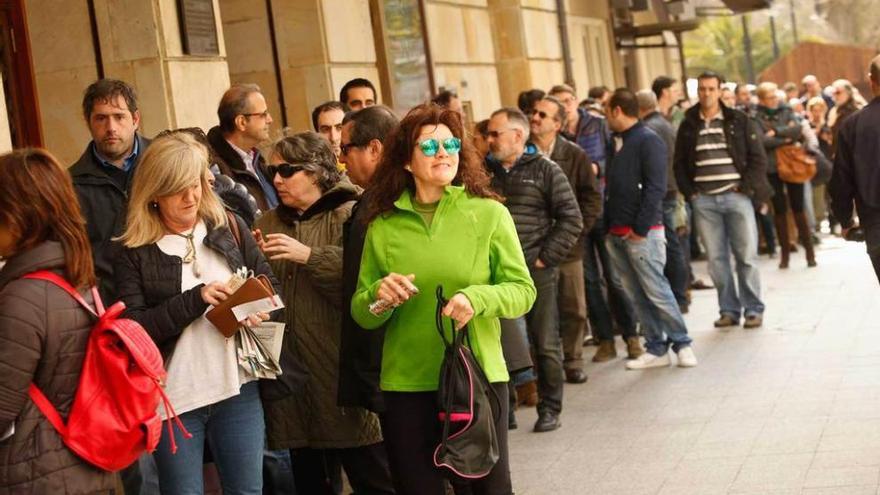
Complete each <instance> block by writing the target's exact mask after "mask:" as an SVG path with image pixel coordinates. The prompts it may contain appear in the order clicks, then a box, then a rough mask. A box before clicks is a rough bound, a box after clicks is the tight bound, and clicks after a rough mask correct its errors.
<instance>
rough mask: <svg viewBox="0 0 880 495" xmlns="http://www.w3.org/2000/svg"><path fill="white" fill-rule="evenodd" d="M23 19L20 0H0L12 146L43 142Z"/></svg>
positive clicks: (0, 54) (0, 56)
mask: <svg viewBox="0 0 880 495" xmlns="http://www.w3.org/2000/svg"><path fill="white" fill-rule="evenodd" d="M25 19H26V17H25V9H24V0H0V76H2V77H3V92H4V94H5V99H6V113H7V117H8V119H9V133H10V136H11V138H12V146H13V147H15V148H20V147H23V146H42V144H43V133H42V129H41V127H40V112H39V105H38V104H37V94H36V87H35V86H34V68H33V62H32V60H31V47H30V43H29V41H28V31H27V23H26V22H25ZM0 118H2V116H0Z"/></svg>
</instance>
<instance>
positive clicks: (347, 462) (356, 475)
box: [290, 442, 394, 495]
mask: <svg viewBox="0 0 880 495" xmlns="http://www.w3.org/2000/svg"><path fill="white" fill-rule="evenodd" d="M290 456H291V459H292V464H293V479H294V483H295V484H296V493H299V494H302V495H306V494H315V495H338V494H341V493H342V473H341V469H345V474H346V476H348V482H349V483H350V484H351V488H352V489H353V490H354V493H355V495H386V494H389V495H393V494H394V486H393V484H392V482H391V474H390V472H389V470H388V456H387V455H386V453H385V445H384V444H383V443H382V442H379V443H374V444H372V445H367V446H364V447H353V448H349V449H308V448H306V449H292V450H291V451H290Z"/></svg>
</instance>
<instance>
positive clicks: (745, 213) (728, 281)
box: [693, 192, 764, 321]
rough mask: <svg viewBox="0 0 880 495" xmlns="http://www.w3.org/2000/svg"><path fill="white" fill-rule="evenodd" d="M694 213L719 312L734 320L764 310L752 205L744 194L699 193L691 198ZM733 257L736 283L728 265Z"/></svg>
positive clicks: (757, 313) (756, 232)
mask: <svg viewBox="0 0 880 495" xmlns="http://www.w3.org/2000/svg"><path fill="white" fill-rule="evenodd" d="M693 205H694V217H695V220H696V223H697V227H698V228H699V231H700V238H701V239H702V240H703V245H704V246H705V247H706V254H707V256H708V258H709V275H710V276H711V277H712V282H714V283H715V288H716V289H717V290H718V304H719V306H720V307H721V308H720V311H719V312H720V313H721V314H722V315H728V316H730V317H732V318H733V319H734V320H737V321H738V320H739V318H740V316H741V315H742V314H743V313H744V314H745V316H753V315H761V314H763V313H764V303H763V302H761V274H760V272H759V271H758V264H757V258H758V254H757V253H758V231H757V227H756V225H755V209H754V207H753V206H752V201H751V200H750V199H749V198H748V197H747V196H746V195H744V194H740V193H738V192H726V193H722V194H714V195H699V196H697V197H696V198H694V200H693ZM731 252H733V257H734V259H735V260H736V275H737V282H738V286H739V287H738V288H739V290H738V291H737V285H736V284H735V283H734V279H733V271H732V270H731V267H730V255H731Z"/></svg>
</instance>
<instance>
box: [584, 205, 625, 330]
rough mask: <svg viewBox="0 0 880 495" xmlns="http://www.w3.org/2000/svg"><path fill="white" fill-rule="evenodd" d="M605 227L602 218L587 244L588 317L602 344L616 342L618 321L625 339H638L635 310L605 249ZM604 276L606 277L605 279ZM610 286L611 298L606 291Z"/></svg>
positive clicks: (586, 287)
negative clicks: (615, 335)
mask: <svg viewBox="0 0 880 495" xmlns="http://www.w3.org/2000/svg"><path fill="white" fill-rule="evenodd" d="M605 234H606V232H605V227H604V222H603V221H602V218H601V216H600V217H599V219H597V220H596V224H595V225H594V226H593V228H592V229H591V230H590V232H589V233H587V239H586V242H585V243H584V285H585V289H586V293H587V317H588V318H589V320H590V325H591V327H592V330H593V337H595V338H596V340H599V341H610V340H614V321H613V320H612V317H613V319H614V320H616V321H617V325H618V327H619V328H620V333H621V335H622V336H623V338H625V339H626V338H630V337H635V336H636V321H635V316H634V315H633V308H632V306H631V305H630V303H629V302H628V301H627V299H626V297H625V296H624V291H623V285H622V284H621V283H620V277H618V276H617V274H616V273H615V272H614V269H613V268H612V267H611V262H610V261H609V260H608V250H607V249H606V248H605ZM603 275H604V277H603ZM606 281H607V286H608V298H607V299H606V298H605V292H604V290H603V287H604V286H605V285H606V284H605V282H606Z"/></svg>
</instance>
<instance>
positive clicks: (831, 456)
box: [811, 448, 880, 469]
mask: <svg viewBox="0 0 880 495" xmlns="http://www.w3.org/2000/svg"><path fill="white" fill-rule="evenodd" d="M845 467H880V449H877V448H873V449H859V450H835V451H830V452H816V457H814V458H813V464H812V467H811V469H816V468H826V469H829V468H845Z"/></svg>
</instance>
